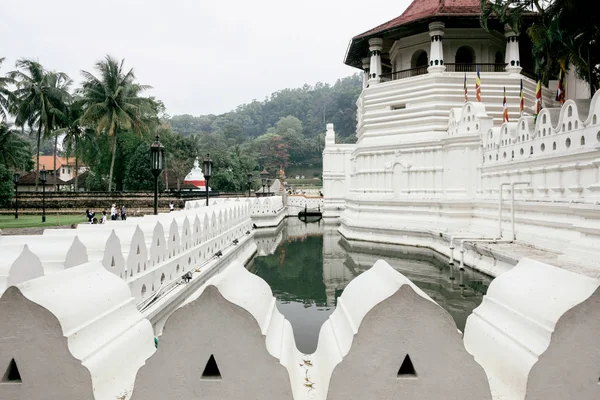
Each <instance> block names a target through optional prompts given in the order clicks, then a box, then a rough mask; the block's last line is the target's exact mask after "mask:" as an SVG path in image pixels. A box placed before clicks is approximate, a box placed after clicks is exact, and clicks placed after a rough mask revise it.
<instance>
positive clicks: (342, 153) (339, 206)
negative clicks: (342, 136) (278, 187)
mask: <svg viewBox="0 0 600 400" xmlns="http://www.w3.org/2000/svg"><path fill="white" fill-rule="evenodd" d="M354 147H355V146H354V145H351V144H336V143H335V132H334V130H333V124H327V132H326V133H325V149H324V150H323V196H324V198H323V216H324V217H337V216H339V215H340V214H341V212H342V211H343V210H344V208H345V197H346V196H347V195H348V189H349V187H350V173H351V170H350V169H351V154H352V151H354ZM290 201H291V196H290V197H288V205H289V204H290ZM309 207H310V206H309Z"/></svg>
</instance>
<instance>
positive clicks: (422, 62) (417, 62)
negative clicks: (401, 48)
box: [410, 50, 429, 68]
mask: <svg viewBox="0 0 600 400" xmlns="http://www.w3.org/2000/svg"><path fill="white" fill-rule="evenodd" d="M428 65H429V60H428V58H427V52H426V51H425V50H417V51H415V52H414V53H413V55H412V58H411V59H410V68H418V67H427V66H428Z"/></svg>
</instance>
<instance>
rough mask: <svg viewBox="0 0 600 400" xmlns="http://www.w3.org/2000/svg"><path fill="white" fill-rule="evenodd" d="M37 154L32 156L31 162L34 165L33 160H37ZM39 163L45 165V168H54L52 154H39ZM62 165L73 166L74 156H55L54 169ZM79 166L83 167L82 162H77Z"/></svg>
mask: <svg viewBox="0 0 600 400" xmlns="http://www.w3.org/2000/svg"><path fill="white" fill-rule="evenodd" d="M36 159H37V156H35V155H34V156H33V164H34V165H35V162H36V161H37V160H36ZM40 165H41V166H42V167H45V168H46V170H52V169H53V168H54V156H40ZM63 165H69V166H75V158H74V157H70V158H68V159H67V158H64V157H60V156H57V157H56V169H58V168H60V167H62V166H63ZM78 167H79V168H81V167H84V165H83V164H81V163H80V164H79V165H78Z"/></svg>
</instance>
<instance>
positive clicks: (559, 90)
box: [555, 68, 565, 104]
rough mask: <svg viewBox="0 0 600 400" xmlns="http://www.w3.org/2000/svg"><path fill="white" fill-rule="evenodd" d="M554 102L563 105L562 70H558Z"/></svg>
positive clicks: (563, 86) (563, 84)
mask: <svg viewBox="0 0 600 400" xmlns="http://www.w3.org/2000/svg"><path fill="white" fill-rule="evenodd" d="M555 100H556V101H558V102H559V103H560V104H564V103H565V82H564V76H563V71H562V68H561V69H560V73H559V75H558V88H557V89H556V99H555Z"/></svg>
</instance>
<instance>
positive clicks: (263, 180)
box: [260, 168, 269, 193]
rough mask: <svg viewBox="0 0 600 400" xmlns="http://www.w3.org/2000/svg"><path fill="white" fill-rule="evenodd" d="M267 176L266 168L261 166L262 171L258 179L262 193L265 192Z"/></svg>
mask: <svg viewBox="0 0 600 400" xmlns="http://www.w3.org/2000/svg"><path fill="white" fill-rule="evenodd" d="M268 177H269V172H268V171H267V169H266V168H263V170H262V172H261V173H260V181H261V183H262V188H263V193H264V192H265V186H266V185H267V178H268Z"/></svg>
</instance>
